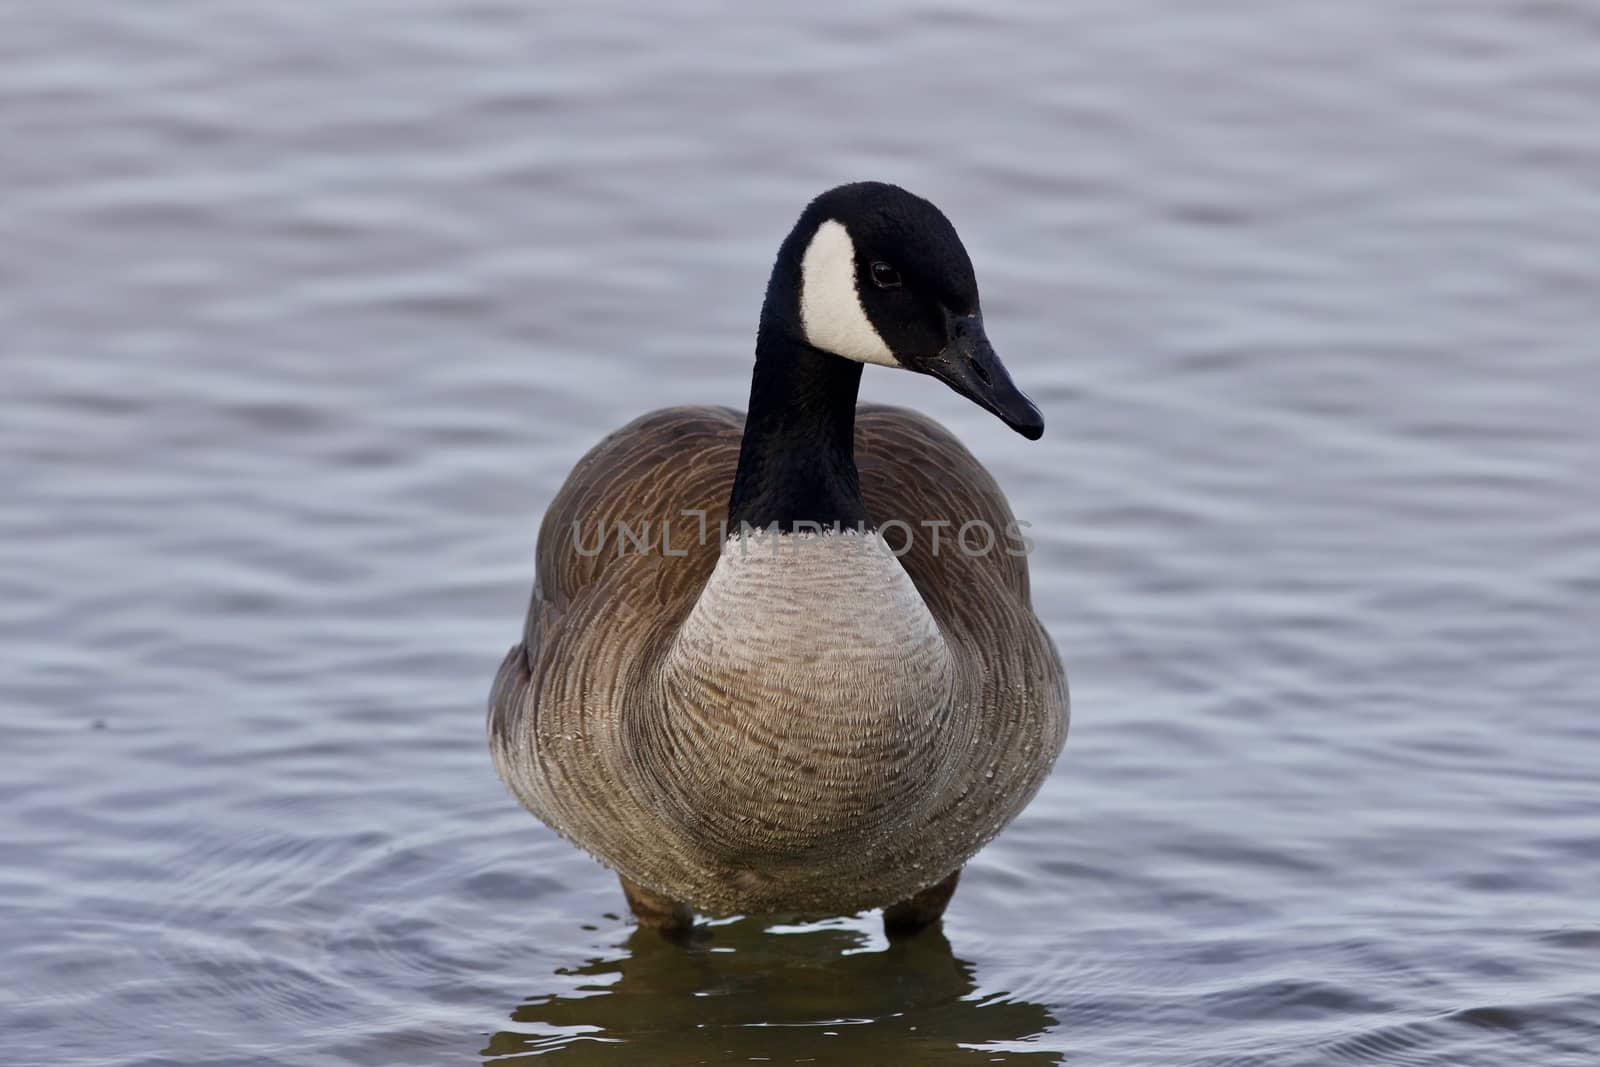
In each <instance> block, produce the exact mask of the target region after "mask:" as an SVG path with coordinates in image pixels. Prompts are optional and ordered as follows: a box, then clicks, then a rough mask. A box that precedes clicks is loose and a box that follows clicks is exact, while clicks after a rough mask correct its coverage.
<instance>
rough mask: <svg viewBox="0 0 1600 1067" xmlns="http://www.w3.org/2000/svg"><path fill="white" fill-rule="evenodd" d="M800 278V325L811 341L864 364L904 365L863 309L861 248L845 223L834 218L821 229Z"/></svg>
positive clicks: (801, 269)
mask: <svg viewBox="0 0 1600 1067" xmlns="http://www.w3.org/2000/svg"><path fill="white" fill-rule="evenodd" d="M800 277H801V281H800V325H801V326H802V327H803V328H804V329H805V331H806V340H807V341H809V342H810V343H811V344H813V345H815V346H816V347H818V348H820V349H822V350H823V351H824V352H832V353H834V354H835V355H839V356H844V357H845V358H846V359H853V360H855V361H856V362H858V363H877V364H880V365H882V366H885V367H898V366H900V363H899V362H898V361H897V360H896V359H895V358H894V353H893V352H891V351H889V346H888V345H886V344H884V343H883V338H882V337H880V336H879V335H878V331H877V330H875V329H873V327H872V322H871V321H870V320H869V319H868V318H867V312H866V309H864V308H863V307H862V306H861V297H860V295H859V294H858V293H857V292H856V246H855V242H853V241H851V240H850V233H849V231H847V230H846V229H845V228H844V225H843V224H842V223H840V222H838V221H836V220H834V219H829V220H828V221H826V222H824V223H823V224H822V225H821V226H818V227H817V232H816V233H815V234H814V235H812V238H811V243H810V244H808V245H806V254H805V258H804V259H802V260H801V261H800Z"/></svg>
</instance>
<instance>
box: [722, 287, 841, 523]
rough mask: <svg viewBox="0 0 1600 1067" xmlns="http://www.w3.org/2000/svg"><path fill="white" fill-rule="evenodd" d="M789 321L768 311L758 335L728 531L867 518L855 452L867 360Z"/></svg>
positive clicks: (729, 508)
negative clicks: (822, 344)
mask: <svg viewBox="0 0 1600 1067" xmlns="http://www.w3.org/2000/svg"><path fill="white" fill-rule="evenodd" d="M769 303H770V297H769ZM769 310H770V309H769ZM783 318H784V316H775V315H773V316H769V315H763V316H762V323H761V331H760V333H759V334H758V335H757V337H756V369H755V375H754V377H753V379H752V381H751V385H750V413H749V414H748V415H747V416H746V417H745V424H744V443H743V446H742V447H741V448H740V450H739V471H738V474H737V475H736V476H735V477H734V480H733V497H732V499H731V501H730V502H729V505H728V530H729V533H738V532H739V531H740V530H741V529H742V526H741V524H748V525H749V526H751V527H766V526H770V525H771V524H773V523H777V524H778V527H779V528H780V529H782V530H790V531H792V530H794V529H796V527H797V524H798V525H799V528H802V529H804V528H807V524H810V523H816V524H817V525H819V526H822V527H832V526H833V525H834V524H835V523H838V524H839V525H840V526H843V527H850V528H854V527H856V526H857V525H858V524H861V523H865V522H866V521H867V512H866V506H865V505H864V504H863V503H862V501H861V480H860V476H859V475H858V474H857V473H856V452H855V428H856V392H857V390H858V389H859V387H860V385H861V364H859V363H857V362H856V361H854V360H851V359H844V358H843V357H841V356H835V355H832V354H830V353H827V352H823V351H821V350H820V349H816V348H813V347H812V346H811V345H809V344H807V343H806V342H805V341H804V340H801V339H800V338H799V337H797V336H795V333H796V332H797V331H793V330H792V329H790V328H789V326H788V324H787V323H785V322H783V321H781V320H782V319H783Z"/></svg>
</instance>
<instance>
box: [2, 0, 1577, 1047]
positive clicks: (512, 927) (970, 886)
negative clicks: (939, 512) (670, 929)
mask: <svg viewBox="0 0 1600 1067" xmlns="http://www.w3.org/2000/svg"><path fill="white" fill-rule="evenodd" d="M1597 55H1600V18H1597V16H1596V15H1595V14H1594V11H1593V9H1592V7H1591V6H1590V5H1587V4H1585V3H1580V2H1577V0H1568V2H1562V0H1544V2H1526V3H1523V2H1491V0H1463V2H1461V3H1453V4H1448V5H1447V4H1442V3H1419V4H1393V3H1388V2H1386V0H1353V2H1349V3H1342V4H1321V5H1311V4H1283V3H1278V2H1275V0H1274V2H1269V0H1228V2H1224V3H1216V4H1207V5H1194V4H1187V3H1181V2H1180V0H1132V2H1129V0H1118V2H1115V3H1112V2H1109V0H1105V2H1076V3H1063V4H1044V3H1040V4H1009V5H1007V4H1001V5H988V6H985V7H983V8H981V9H979V8H976V7H971V6H960V5H953V4H943V5H939V4H920V3H917V4H913V3H892V4H872V5H851V6H838V7H834V6H830V5H811V6H810V7H809V8H807V9H806V10H805V11H804V12H803V13H794V12H790V13H779V12H778V11H777V10H776V9H769V8H768V7H767V6H765V5H737V4H731V3H729V4H722V5H717V4H706V3H700V4H690V5H680V6H676V7H675V8H674V9H673V10H672V11H668V10H666V9H665V8H664V7H661V8H658V7H657V6H656V5H646V4H638V5H636V6H633V7H609V6H587V7H582V8H580V7H578V6H573V7H570V8H568V9H564V10H557V9H554V8H548V9H541V7H540V6H539V5H528V4H522V3H513V2H510V0H406V2H402V0H344V2H340V3H310V2H308V0H284V2H279V3H271V4H262V3H245V2H243V0H209V2H207V3H205V4H159V3H113V2H110V0H101V2H94V0H86V2H80V3H70V4H69V3H58V4H43V3H36V4H23V3H10V4H4V5H0V204H3V212H0V392H3V397H4V399H3V417H0V465H3V471H4V483H3V484H4V487H5V492H4V494H0V639H3V644H4V655H3V658H0V854H3V856H4V861H3V866H0V920H3V921H0V1062H3V1063H5V1064H7V1065H15V1067H22V1065H28V1064H51V1065H57V1064H60V1065H88V1064H93V1065H97V1067H98V1065H134V1064H141V1065H156V1064H163V1065H165V1064H186V1065H202V1064H205V1065H229V1067H240V1065H255V1064H294V1065H314V1064H374V1065H400V1064H424V1065H433V1064H446V1063H470V1062H476V1061H477V1060H479V1059H482V1060H486V1061H493V1062H494V1063H496V1064H514V1063H523V1062H529V1061H531V1058H532V1057H535V1056H540V1055H549V1056H552V1057H553V1058H555V1059H556V1060H557V1061H560V1060H563V1059H565V1060H567V1061H572V1062H580V1063H623V1064H680V1063H682V1064H688V1063H728V1062H743V1061H746V1060H753V1061H763V1062H774V1063H800V1062H811V1063H838V1064H896V1063H906V1064H943V1063H983V1062H990V1063H992V1062H1015V1063H1060V1062H1067V1063H1074V1064H1085V1065H1100V1064H1113V1065H1123V1064H1128V1065H1170V1067H1193V1065H1222V1064H1229V1065H1266V1064H1272V1065H1277V1064H1308V1065H1325V1064H1341V1063H1350V1064H1405V1065H1440V1067H1444V1065H1450V1067H1460V1065H1467V1067H1501V1065H1508V1064H1515V1065H1522V1064H1530V1065H1539V1067H1560V1065H1567V1064H1594V1063H1596V1062H1600V1052H1597V1051H1596V1050H1597V1049H1600V977H1597V976H1600V903H1597V900H1600V897H1597V892H1596V890H1597V886H1600V678H1597V674H1600V606H1597V605H1600V476H1597V474H1596V468H1597V460H1600V353H1597V341H1596V337H1597V334H1596V326H1595V323H1596V317H1595V310H1594V309H1595V306H1596V304H1595V293H1596V291H1597V289H1600V138H1597V137H1596V136H1595V131H1596V126H1595V104H1596V100H1597V99H1600V64H1597V63H1596V58H1595V57H1596V56H1597ZM861 177H878V178H884V179H888V180H893V181H899V182H901V183H903V184H905V185H907V186H909V187H911V188H912V189H914V190H916V191H919V192H922V193H923V194H925V195H927V196H929V197H931V198H932V199H934V200H935V201H936V202H937V203H939V204H940V205H941V206H942V207H943V208H945V210H946V211H947V212H948V213H949V214H950V215H951V216H952V218H953V219H954V220H955V222H956V224H957V226H958V227H959V228H960V229H961V231H962V233H963V235H964V236H965V238H966V240H967V244H968V246H969V248H970V250H971V251H972V254H973V258H974V260H975V261H976V263H977V267H978V273H979V279H980V282H981V284H982V285H983V287H984V293H985V306H986V311H987V317H988V319H989V322H990V332H991V334H992V335H993V337H994V339H995V341H996V344H997V346H998V347H999V349H1000V351H1001V352H1002V354H1003V355H1005V357H1006V359H1007V361H1008V363H1009V364H1010V366H1011V369H1012V371H1013V372H1014V374H1015V376H1016V378H1017V379H1018V381H1019V382H1021V383H1022V384H1023V385H1024V386H1025V387H1026V388H1028V389H1029V390H1030V391H1031V392H1032V393H1033V395H1034V397H1035V398H1036V399H1037V400H1038V401H1039V402H1040V403H1041V406H1042V407H1043V408H1044V409H1045V412H1046V414H1047V416H1048V418H1049V421H1050V432H1049V434H1048V435H1047V436H1046V437H1045V439H1044V440H1043V441H1041V442H1039V443H1038V444H1036V445H1030V444H1029V443H1028V442H1026V441H1024V440H1022V439H1021V438H1019V437H1017V436H1015V435H1012V434H1010V433H1008V432H1007V431H1006V430H1005V429H1004V428H1003V427H1002V426H1000V425H999V424H998V423H997V422H995V421H994V420H993V419H991V418H989V417H988V416H986V415H984V414H983V413H982V412H981V411H978V410H977V409H976V408H974V407H970V406H964V405H963V403H962V402H961V401H960V400H958V399H957V398H956V397H954V396H953V395H952V394H950V393H949V392H948V391H946V390H944V389H943V388H942V387H941V386H939V385H938V384H937V383H934V382H931V381H922V380H912V379H910V377H909V376H906V375H900V376H895V375H892V374H889V373H888V372H881V371H879V370H876V369H869V371H868V373H867V382H866V386H865V394H866V396H868V397H869V398H872V399H877V400H894V401H897V402H901V403H907V404H911V405H914V406H917V407H921V408H923V409H926V410H928V411H930V412H931V413H933V414H935V415H936V416H937V417H939V418H940V419H942V420H944V421H945V422H946V423H947V424H948V425H950V426H951V427H953V428H954V429H955V430H956V431H957V432H958V433H959V434H961V435H962V436H963V437H964V438H965V439H966V440H967V441H968V442H969V443H970V445H971V447H972V448H973V449H974V450H975V451H976V452H977V454H978V455H979V456H980V457H981V458H982V459H984V460H985V461H986V462H987V463H988V464H990V466H991V467H992V469H993V470H994V471H995V473H996V474H997V476H998V477H999V479H1000V481H1001V482H1002V483H1003V484H1004V486H1005V487H1006V489H1007V491H1008V493H1009V494H1010V497H1011V500H1012V503H1013V505H1014V507H1015V509H1016V511H1017V512H1018V514H1019V516H1020V517H1022V518H1024V519H1026V520H1029V521H1031V522H1032V523H1033V524H1034V531H1033V532H1034V534H1035V536H1036V539H1037V542H1038V550H1037V552H1036V553H1035V555H1034V557H1033V563H1032V566H1033V574H1034V588H1035V595H1036V598H1037V602H1038V605H1039V610H1040V614H1041V615H1042V617H1043V618H1044V619H1045V620H1046V622H1047V624H1048V625H1049V627H1050V629H1051V631H1052V633H1053V634H1054V636H1055V639H1056V642H1057V643H1058V645H1059V646H1060V648H1061V650H1062V654H1063V657H1064V658H1065V660H1066V661H1067V664H1068V667H1069V670H1070V673H1071V677H1072V682H1073V691H1074V698H1075V699H1074V704H1075V714H1074V723H1073V732H1072V736H1071V738H1070V740H1069V741H1068V744H1067V748H1066V752H1065V754H1064V756H1063V759H1062V761H1061V763H1060V764H1059V766H1058V768H1057V771H1056V774H1055V776H1054V777H1053V778H1052V779H1051V781H1050V782H1049V784H1048V785H1047V786H1046V787H1045V790H1044V792H1043V793H1042V794H1041V795H1040V797H1039V799H1038V800H1037V801H1036V802H1035V804H1034V805H1033V806H1032V807H1031V808H1030V809H1029V810H1028V812H1027V813H1026V814H1025V815H1024V816H1023V817H1022V818H1021V819H1020V820H1019V821H1018V822H1017V823H1016V824H1015V825H1014V826H1013V827H1012V828H1011V829H1010V830H1009V831H1008V832H1007V833H1006V834H1005V835H1004V836H1003V837H1002V838H1001V839H1000V840H999V841H997V842H996V843H995V844H994V845H992V846H991V847H990V848H989V849H987V850H986V851H985V852H984V853H982V855H981V856H980V857H979V858H978V859H977V861H976V862H974V863H973V864H972V866H971V867H970V868H969V870H968V874H967V877H966V878H965V879H964V881H963V885H962V889H961V892H960V893H959V894H958V895H957V897H956V899H955V902H954V904H953V906H952V909H951V911H950V913H949V916H948V918H947V921H946V922H945V924H944V929H943V932H942V933H939V932H929V933H927V934H925V935H924V936H922V937H919V938H917V939H915V940H913V941H911V942H907V943H897V944H894V945H890V944H888V943H887V942H885V941H884V940H883V939H882V937H881V934H880V933H879V932H878V927H877V923H876V921H875V920H874V919H873V918H872V917H871V916H864V917H860V918H857V919H843V920H835V921H831V922H824V923H820V924H809V925H782V924H781V923H780V924H779V925H772V924H771V923H770V922H768V923H764V922H759V921H756V920H750V919H745V920H738V921H733V922H728V923H723V924H720V925H715V926H713V927H711V928H710V929H709V931H708V932H707V933H708V937H707V939H704V940H702V941H701V942H700V943H699V944H698V945H696V946H695V947H693V948H690V949H687V950H685V949H682V948H676V947H673V946H670V945H666V944H663V943H662V942H660V941H659V939H656V938H654V937H653V936H642V935H639V934H635V933H633V932H632V928H631V927H630V925H629V924H628V923H627V922H625V921H624V920H623V919H622V918H621V917H620V915H619V912H620V911H621V909H622V901H621V898H620V895H619V894H618V893H617V891H616V887H615V882H614V880H613V879H612V878H611V877H610V876H609V875H608V874H607V873H606V872H605V871H604V870H602V869H601V868H600V867H599V866H598V865H596V864H594V863H593V862H592V861H590V860H588V859H587V858H585V857H583V856H582V855H580V854H578V853H576V852H575V851H574V850H572V849H570V848H569V847H567V846H566V845H564V844H562V843H561V842H560V841H558V840H557V839H556V838H555V836H554V835H553V834H551V833H550V832H548V831H546V830H545V829H544V828H543V827H541V826H540V825H539V824H538V823H536V822H535V821H534V820H533V819H532V818H531V817H530V816H528V815H527V814H526V813H524V812H523V811H522V810H521V809H520V808H519V807H517V805H516V804H515V803H514V802H513V801H512V800H511V799H510V798H509V797H508V796H507V794H506V793H505V792H504V791H503V789H502V788H501V786H500V784H499V783H498V781H497V780H496V778H495V776H494V773H493V771H492V769H491V767H490V764H489V760H488V756H487V752H486V747H485V743H484V737H483V704H484V697H485V694H486V692H487V689H488V685H489V681H490V678H491V676H492V674H493V671H494V668H495V666H496V664H497V662H498V660H499V657H500V656H501V654H502V653H503V652H504V650H505V648H506V646H507V645H508V644H510V643H511V641H512V640H513V639H514V638H515V636H516V634H517V633H518V628H519V626H520V621H521V614H522V609H523V607H524V604H525V599H526V596H527V589H528V586H529V583H530V580H531V576H532V567H533V545H534V533H535V528H536V523H537V521H538V519H539V516H540V514H541V512H542V510H543V508H544V505H545V504H546V503H547V502H548V500H549V498H550V496H551V494H552V493H553V492H554V490H555V488H556V487H557V485H558V484H559V483H560V481H561V479H562V478H563V477H564V476H565V474H566V472H567V470H568V468H569V467H570V465H571V464H572V462H573V461H574V460H575V459H576V458H577V457H578V456H579V455H580V454H581V453H582V452H583V451H584V450H585V449H586V448H587V447H588V446H589V445H590V444H592V443H593V441H594V440H595V439H596V438H598V437H599V436H600V435H601V434H602V433H603V432H604V431H606V430H608V429H609V428H611V427H613V426H615V425H617V424H620V423H621V422H623V421H625V420H627V419H629V418H631V417H632V416H633V415H635V414H637V413H639V412H640V411H642V410H645V409H647V408H650V407H655V406H660V405H662V404H666V403H680V402H695V401H710V402H719V403H730V404H736V405H742V403H743V401H744V396H745V389H746V385H747V381H748V374H749V363H750V355H751V340H752V334H753V329H754V323H755V317H756V311H757V306H758V302H759V300H760V296H761V292H762V288H763V286H764V284H765V276H766V271H767V268H768V266H769V265H770V262H771V257H772V255H773V252H774V250H775V248H776V246H777V242H778V240H779V238H780V237H781V236H782V235H783V233H784V232H785V231H786V230H787V229H788V227H789V225H790V223H791V222H792V220H793V217H794V216H795V215H796V214H797V213H798V211H799V209H800V207H801V206H802V205H803V203H804V202H805V200H806V199H807V198H809V197H810V196H811V195H813V194H814V193H816V192H818V191H820V190H821V189H823V188H825V187H827V186H828V185H831V184H833V183H835V182H838V181H842V180H848V179H855V178H861Z"/></svg>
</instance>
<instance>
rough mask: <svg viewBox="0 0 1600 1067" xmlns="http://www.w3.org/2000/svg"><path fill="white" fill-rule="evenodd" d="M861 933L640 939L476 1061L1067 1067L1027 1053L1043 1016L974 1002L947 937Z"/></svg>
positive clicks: (1049, 1023) (735, 929)
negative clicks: (996, 1062)
mask: <svg viewBox="0 0 1600 1067" xmlns="http://www.w3.org/2000/svg"><path fill="white" fill-rule="evenodd" d="M873 941H874V939H873V938H871V937H869V935H868V934H867V933H865V932H864V930H863V928H862V926H861V924H860V923H859V922H857V923H854V924H852V923H850V922H848V921H845V922H840V923H837V924H816V925H812V926H808V927H805V928H801V929H798V930H796V931H795V932H792V933H788V934H783V935H778V934H775V933H773V932H770V931H769V930H768V929H767V928H765V927H764V926H763V924H761V923H759V922H756V921H754V920H747V919H746V920H739V921H737V922H733V923H729V924H726V925H718V926H716V927H715V928H714V929H712V930H711V931H709V938H707V939H700V940H697V943H696V944H694V945H693V946H691V947H690V948H689V949H688V950H684V949H682V948H680V947H678V946H676V945H673V944H670V943H668V942H665V941H663V940H662V939H661V938H660V937H657V936H656V935H655V934H653V933H652V932H650V931H648V930H636V931H634V932H633V934H632V935H631V936H629V937H628V938H627V940H626V941H624V942H623V943H622V944H621V945H620V946H619V951H618V952H616V953H615V954H614V955H609V956H605V957H602V958H598V959H594V960H591V961H590V962H588V963H587V964H584V965H583V966H581V967H577V968H574V969H572V970H570V971H565V972H560V975H561V977H562V979H564V980H565V981H566V982H567V983H568V991H567V992H565V993H560V994H557V995H554V996H548V997H539V998H536V999H533V1000H530V1001H528V1002H527V1003H524V1004H522V1005H519V1006H518V1007H517V1008H516V1010H515V1011H513V1012H512V1015H511V1022H510V1024H509V1025H508V1026H507V1027H506V1028H504V1029H503V1030H501V1031H500V1032H499V1033H497V1034H495V1035H493V1036H492V1037H491V1038H490V1039H489V1043H488V1045H487V1047H486V1048H485V1049H484V1050H483V1055H484V1057H485V1059H486V1061H487V1062H489V1063H492V1064H494V1065H495V1067H513V1065H516V1067H532V1065H533V1064H535V1063H547V1062H551V1060H552V1059H553V1060H554V1061H555V1062H562V1063H585V1064H588V1063H592V1064H652V1065H654V1064H679V1063H736V1062H738V1063H742V1062H747V1061H756V1062H760V1061H761V1060H762V1059H763V1058H765V1059H769V1060H770V1061H772V1062H777V1063H805V1062H811V1063H819V1064H829V1063H848V1064H857V1063H859V1064H918V1065H919V1067H923V1065H925V1067H939V1065H941V1064H978V1063H987V1062H992V1060H993V1059H994V1057H995V1056H996V1055H999V1054H1001V1053H1002V1052H1003V1053H1004V1058H1005V1062H1007V1063H1037V1064H1041V1065H1042V1064H1051V1063H1061V1062H1063V1060H1062V1057H1061V1055H1060V1053H1058V1052H1053V1051H1046V1050H1043V1049H1030V1048H1028V1044H1029V1042H1030V1040H1031V1039H1033V1038H1036V1037H1037V1036H1038V1035H1040V1034H1042V1033H1044V1032H1045V1031H1047V1030H1049V1029H1051V1028H1053V1027H1055V1026H1056V1025H1057V1020H1056V1018H1055V1017H1054V1016H1053V1015H1052V1014H1051V1013H1050V1011H1049V1010H1048V1009H1047V1008H1045V1007H1043V1006H1042V1005H1039V1004H1033V1003H1027V1002H1019V1001H1015V1000H1012V999H1009V998H1008V997H1007V996H1006V995H1005V994H995V995H993V996H985V997H981V998H979V997H973V996H972V994H974V993H975V992H977V988H978V986H977V982H976V980H975V974H974V972H975V968H974V966H973V964H971V963H969V962H967V961H965V960H962V959H960V958H958V957H957V956H955V955H954V954H953V953H952V951H951V948H950V942H949V941H948V940H947V939H946V938H945V936H944V934H943V932H942V931H940V930H938V929H931V930H928V931H926V932H925V933H924V934H923V935H922V936H920V937H915V938H902V939H895V940H893V941H889V942H882V941H878V942H877V947H876V950H874V948H873V947H872V942H873Z"/></svg>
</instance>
